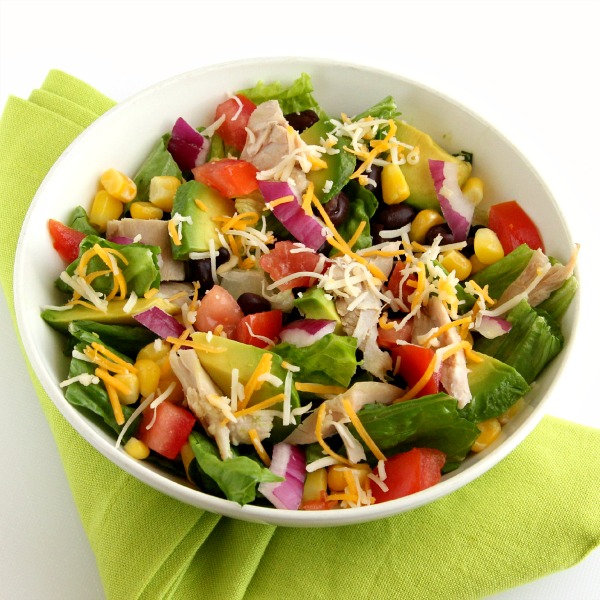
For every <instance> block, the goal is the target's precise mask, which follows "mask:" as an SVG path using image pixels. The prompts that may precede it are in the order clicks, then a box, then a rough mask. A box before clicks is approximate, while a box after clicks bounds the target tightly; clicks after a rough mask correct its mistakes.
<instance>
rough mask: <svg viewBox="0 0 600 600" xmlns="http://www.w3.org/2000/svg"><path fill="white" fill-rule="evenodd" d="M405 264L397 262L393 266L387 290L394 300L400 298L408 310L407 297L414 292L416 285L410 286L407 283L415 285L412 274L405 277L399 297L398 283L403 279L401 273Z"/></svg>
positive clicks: (415, 279) (414, 276)
mask: <svg viewBox="0 0 600 600" xmlns="http://www.w3.org/2000/svg"><path fill="white" fill-rule="evenodd" d="M405 267H406V264H405V263H403V262H402V261H398V262H397V263H396V264H395V265H394V269H393V271H392V274H391V275H390V278H389V280H388V282H387V288H388V290H390V291H391V292H392V293H393V294H394V298H401V299H402V302H403V304H404V306H406V307H407V308H410V302H409V300H408V297H409V296H410V295H411V294H412V293H413V292H414V291H415V287H416V285H411V284H410V283H409V282H412V283H414V284H416V283H417V277H416V275H414V274H411V275H409V276H408V277H407V279H406V281H405V282H404V283H403V284H402V296H401V295H400V283H401V281H402V279H403V277H404V273H403V272H402V271H403V270H404V268H405Z"/></svg>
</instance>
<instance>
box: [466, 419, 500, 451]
mask: <svg viewBox="0 0 600 600" xmlns="http://www.w3.org/2000/svg"><path fill="white" fill-rule="evenodd" d="M477 427H479V431H481V433H480V434H479V437H478V438H477V439H476V440H475V443H474V444H473V446H472V447H471V451H472V452H481V451H482V450H485V449H486V448H487V447H488V446H489V445H490V444H491V443H492V442H493V441H494V440H495V439H496V438H497V437H498V436H499V435H500V432H501V431H502V425H500V421H498V419H488V420H487V421H482V422H481V423H477Z"/></svg>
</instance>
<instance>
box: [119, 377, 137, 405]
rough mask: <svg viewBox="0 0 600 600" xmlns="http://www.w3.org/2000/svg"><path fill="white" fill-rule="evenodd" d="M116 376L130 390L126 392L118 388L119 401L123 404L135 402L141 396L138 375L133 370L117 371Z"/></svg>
mask: <svg viewBox="0 0 600 600" xmlns="http://www.w3.org/2000/svg"><path fill="white" fill-rule="evenodd" d="M114 377H115V379H116V380H117V381H120V382H121V383H122V384H123V385H125V387H127V388H128V390H129V391H128V392H127V393H125V392H123V391H122V390H120V389H119V388H117V396H118V397H119V402H120V403H121V404H133V403H134V402H137V399H138V398H139V397H140V381H139V379H138V376H137V375H136V374H135V373H132V372H131V371H127V372H125V373H116V374H115V376H114Z"/></svg>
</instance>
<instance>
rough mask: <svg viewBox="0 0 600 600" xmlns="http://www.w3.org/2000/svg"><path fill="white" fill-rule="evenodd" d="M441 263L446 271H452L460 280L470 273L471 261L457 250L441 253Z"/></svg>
mask: <svg viewBox="0 0 600 600" xmlns="http://www.w3.org/2000/svg"><path fill="white" fill-rule="evenodd" d="M442 265H443V267H444V269H446V270H447V271H449V272H450V271H454V273H455V275H456V276H457V277H458V279H459V280H460V281H463V280H464V279H466V278H467V277H468V276H469V275H470V274H471V269H472V266H471V261H470V260H469V259H468V258H467V257H466V256H465V255H464V254H463V253H462V252H459V251H458V250H449V251H448V252H444V253H443V254H442Z"/></svg>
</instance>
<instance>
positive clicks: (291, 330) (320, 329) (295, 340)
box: [279, 319, 337, 348]
mask: <svg viewBox="0 0 600 600" xmlns="http://www.w3.org/2000/svg"><path fill="white" fill-rule="evenodd" d="M336 325H337V323H336V322H335V321H329V320H327V319H300V320H298V321H294V322H293V323H290V324H289V325H286V326H285V327H284V328H283V329H282V330H281V333H280V334H279V338H280V339H281V341H282V342H287V343H288V344H293V345H294V346H297V347H298V348H304V347H306V346H310V345H311V344H314V343H315V342H318V341H319V340H320V339H321V338H322V337H324V336H326V335H327V334H328V333H333V332H334V331H335V328H336Z"/></svg>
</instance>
